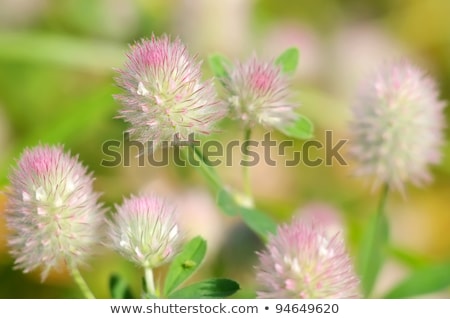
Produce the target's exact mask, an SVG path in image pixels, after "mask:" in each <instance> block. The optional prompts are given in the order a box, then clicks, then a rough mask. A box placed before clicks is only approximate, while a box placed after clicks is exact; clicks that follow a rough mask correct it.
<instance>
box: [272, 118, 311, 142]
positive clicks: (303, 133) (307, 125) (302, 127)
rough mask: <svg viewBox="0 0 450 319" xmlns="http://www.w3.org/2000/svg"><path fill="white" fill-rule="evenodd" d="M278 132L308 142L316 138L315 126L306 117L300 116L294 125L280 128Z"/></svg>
mask: <svg viewBox="0 0 450 319" xmlns="http://www.w3.org/2000/svg"><path fill="white" fill-rule="evenodd" d="M278 130H279V131H280V132H282V133H283V134H284V135H286V136H289V137H293V138H297V139H300V140H302V139H303V140H306V139H309V138H312V137H313V136H314V125H313V123H312V122H311V120H310V119H308V118H307V117H306V116H303V115H299V116H298V119H297V120H296V121H295V123H293V124H292V125H289V126H286V127H279V128H278Z"/></svg>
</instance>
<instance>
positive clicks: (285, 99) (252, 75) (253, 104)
mask: <svg viewBox="0 0 450 319" xmlns="http://www.w3.org/2000/svg"><path fill="white" fill-rule="evenodd" d="M223 84H224V87H225V91H226V94H225V98H224V99H225V103H227V104H228V105H229V108H230V110H231V113H232V115H233V116H234V117H235V118H237V119H240V120H242V121H243V122H244V123H245V124H246V125H248V126H254V125H256V124H262V125H263V126H266V127H271V128H280V127H285V126H288V125H289V124H292V123H293V122H294V121H295V120H296V119H297V117H298V116H297V114H296V113H295V110H296V108H297V105H295V104H293V103H292V102H291V101H290V100H291V97H290V90H289V85H288V78H287V75H285V74H283V73H282V70H281V68H280V66H278V65H276V64H275V63H274V61H268V62H267V61H261V60H259V59H258V58H257V57H256V56H253V57H252V58H250V59H249V60H248V61H246V62H238V63H236V65H235V66H231V67H229V70H228V76H227V77H224V78H223Z"/></svg>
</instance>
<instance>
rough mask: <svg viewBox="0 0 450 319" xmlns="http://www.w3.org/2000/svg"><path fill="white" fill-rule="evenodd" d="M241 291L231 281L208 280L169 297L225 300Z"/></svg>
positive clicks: (237, 285) (220, 279) (236, 284)
mask: <svg viewBox="0 0 450 319" xmlns="http://www.w3.org/2000/svg"><path fill="white" fill-rule="evenodd" d="M239 289H240V287H239V284H238V283H237V282H235V281H233V280H230V279H222V278H217V279H208V280H205V281H201V282H198V283H195V284H192V285H189V286H187V287H184V288H182V289H180V290H177V291H175V292H173V293H172V294H171V295H169V298H171V299H206V298H225V297H228V296H231V295H233V294H234V293H236V292H237V291H238V290H239Z"/></svg>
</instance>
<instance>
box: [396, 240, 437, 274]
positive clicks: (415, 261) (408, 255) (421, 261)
mask: <svg viewBox="0 0 450 319" xmlns="http://www.w3.org/2000/svg"><path fill="white" fill-rule="evenodd" d="M387 249H388V253H389V255H390V256H392V258H394V259H395V260H397V261H399V262H401V263H402V264H403V265H405V266H408V267H409V268H411V269H419V268H421V267H424V266H427V265H429V264H430V263H431V262H430V260H429V258H427V257H426V256H422V255H420V254H418V253H416V252H413V251H409V250H406V249H404V248H400V247H396V246H393V245H390V246H388V247H387Z"/></svg>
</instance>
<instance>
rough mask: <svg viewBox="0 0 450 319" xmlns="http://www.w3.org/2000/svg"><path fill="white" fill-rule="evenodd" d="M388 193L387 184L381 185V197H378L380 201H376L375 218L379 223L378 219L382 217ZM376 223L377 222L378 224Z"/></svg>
mask: <svg viewBox="0 0 450 319" xmlns="http://www.w3.org/2000/svg"><path fill="white" fill-rule="evenodd" d="M388 193H389V185H387V184H386V185H385V186H384V187H383V190H382V191H381V197H380V202H379V203H378V211H377V216H378V218H377V220H378V223H380V221H381V220H382V218H381V217H383V215H384V211H385V208H386V202H387V197H388ZM378 223H377V224H378Z"/></svg>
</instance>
